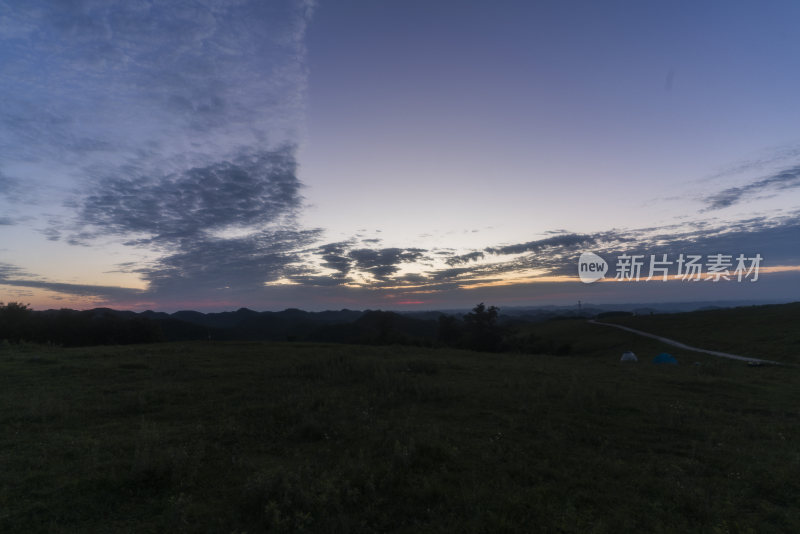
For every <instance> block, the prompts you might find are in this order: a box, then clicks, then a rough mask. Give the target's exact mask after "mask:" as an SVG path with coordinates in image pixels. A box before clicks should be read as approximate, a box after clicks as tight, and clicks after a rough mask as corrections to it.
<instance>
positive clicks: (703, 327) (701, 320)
mask: <svg viewBox="0 0 800 534" xmlns="http://www.w3.org/2000/svg"><path fill="white" fill-rule="evenodd" d="M604 321H605V322H613V323H616V324H621V325H625V326H630V327H631V328H636V329H639V330H643V331H645V332H649V333H652V334H658V335H660V336H663V337H667V338H670V339H675V340H676V341H681V342H683V343H686V344H689V345H691V346H694V347H700V348H703V349H711V350H719V351H723V352H730V353H733V354H739V355H742V356H749V357H753V358H764V359H767V360H776V361H779V362H785V363H793V364H800V326H798V325H800V302H795V303H792V304H777V305H772V306H750V307H740V308H729V309H723V310H709V311H697V312H691V313H672V314H657V315H639V316H635V317H614V318H613V319H604Z"/></svg>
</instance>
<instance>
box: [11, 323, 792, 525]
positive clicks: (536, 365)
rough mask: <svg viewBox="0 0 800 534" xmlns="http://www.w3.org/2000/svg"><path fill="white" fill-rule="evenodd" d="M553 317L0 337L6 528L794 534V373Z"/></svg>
mask: <svg viewBox="0 0 800 534" xmlns="http://www.w3.org/2000/svg"><path fill="white" fill-rule="evenodd" d="M539 329H540V330H539V333H540V334H542V335H548V336H550V337H554V338H555V337H559V336H563V337H564V338H565V339H567V338H568V339H569V340H570V341H571V343H572V344H573V351H572V353H571V354H570V355H569V356H561V357H555V356H537V355H522V354H483V353H475V352H467V351H456V350H444V349H441V350H433V349H419V348H410V347H395V346H391V347H357V346H347V345H325V344H319V345H317V344H265V343H200V342H197V343H183V344H181V343H176V344H160V345H146V346H129V347H95V348H84V349H58V348H46V347H35V346H19V347H4V348H2V349H0V428H2V431H1V432H0V472H1V473H2V480H0V532H26V533H27V532H226V533H231V532H238V533H243V532H249V533H254V532H342V533H344V532H580V533H586V532H598V533H600V532H608V533H612V532H613V533H618V532H758V533H762V532H792V531H793V532H800V509H798V507H797V503H798V502H800V449H799V448H798V443H800V426H799V425H798V422H800V419H799V417H800V388H798V387H797V385H798V372H800V370H798V369H796V368H787V367H784V368H777V367H767V368H755V369H754V368H748V367H747V366H745V365H743V364H742V363H741V362H732V361H724V360H715V359H713V358H710V357H704V356H702V355H694V354H691V355H690V354H681V353H675V354H676V356H677V357H678V359H679V360H680V361H681V365H679V366H658V365H654V364H650V363H646V362H642V363H639V364H622V363H619V361H618V360H619V355H620V353H621V351H622V350H627V349H632V350H634V351H635V352H637V354H640V355H641V356H644V355H649V354H651V353H657V352H658V351H660V350H664V348H663V347H661V346H659V344H658V343H657V342H655V341H653V340H648V339H645V338H639V337H637V336H634V335H632V334H628V333H626V332H622V331H615V330H614V329H611V328H608V327H605V328H603V327H600V326H597V325H589V324H586V323H585V322H582V321H554V322H551V323H547V324H543V325H540V326H539ZM671 352H672V351H671ZM694 361H698V362H700V363H701V365H693V364H692V362H694Z"/></svg>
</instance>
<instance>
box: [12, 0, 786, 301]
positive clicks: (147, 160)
mask: <svg viewBox="0 0 800 534" xmlns="http://www.w3.org/2000/svg"><path fill="white" fill-rule="evenodd" d="M798 18H800V4H798V3H797V2H793V1H786V2H781V1H775V2H770V3H768V4H764V3H758V2H742V1H733V2H721V1H720V2H712V1H700V2H697V1H691V2H689V1H678V2H630V1H626V2H616V1H604V2H592V1H566V2H565V1H516V0H501V1H492V2H489V1H486V0H483V1H476V0H463V1H449V0H441V1H437V2H430V1H422V0H419V1H418V0H403V1H400V0H385V1H375V0H317V1H316V2H315V1H313V0H269V1H261V0H230V1H221V0H193V1H183V0H170V1H148V0H117V1H114V0H102V1H91V0H70V1H65V0H60V1H52V2H43V1H36V0H33V1H32V0H25V1H22V0H0V301H2V302H10V301H19V302H24V303H30V304H31V305H32V307H34V308H36V309H47V308H66V307H68V308H76V309H86V308H92V307H99V306H106V307H113V308H118V309H133V310H145V309H153V310H160V311H176V310H181V309H196V310H201V311H220V310H230V309H237V308H240V307H248V308H251V309H255V310H281V309H285V308H289V307H296V308H302V309H307V310H324V309H341V308H350V309H367V308H372V309H376V308H381V309H397V310H403V309H437V308H438V309H449V308H463V307H471V306H473V305H475V304H476V303H478V302H486V303H487V304H493V305H498V306H500V307H501V309H502V307H503V306H536V305H549V304H560V305H571V304H574V303H576V302H577V301H578V300H581V301H583V302H585V303H589V302H591V303H620V302H636V303H652V302H675V301H681V302H687V301H709V300H729V301H734V300H735V301H741V300H753V301H756V300H757V301H776V302H779V301H792V300H798V299H800V130H798V127H797V125H798V124H800V105H798V97H797V95H798V94H800V68H798V66H799V65H798V59H797V58H798V57H800V34H798V33H797V31H796V28H795V25H796V24H795V21H797V20H798ZM585 252H593V253H595V254H597V255H599V256H600V257H601V258H602V259H603V260H605V261H606V263H607V265H608V267H607V269H608V271H607V274H606V276H605V277H604V278H603V279H601V280H599V281H597V282H594V283H591V284H587V283H582V282H581V281H580V279H579V277H578V274H579V271H578V269H579V258H580V256H581V254H582V253H585ZM720 254H721V255H722V258H720V257H718V255H720ZM630 256H640V257H641V261H642V263H643V266H642V271H641V274H642V276H641V278H640V279H636V277H634V276H633V273H632V272H629V271H626V267H625V261H626V260H625V259H624V258H625V257H630ZM691 256H699V257H700V258H699V259H698V260H697V261H696V263H698V264H700V265H701V270H702V276H701V277H700V279H699V280H697V279H682V276H681V275H682V274H683V271H680V272H679V269H682V268H683V263H680V262H679V259H681V260H683V259H688V258H689V257H691ZM740 256H741V258H742V260H741V261H742V262H744V263H742V265H744V266H745V267H747V269H746V271H745V272H744V273H742V272H737V270H736V269H737V267H740V263H739V261H737V260H738V258H739V257H740ZM754 258H758V259H754ZM654 260H660V261H662V262H663V261H666V262H670V263H669V267H668V273H667V280H663V279H662V278H661V277H660V276H655V277H653V278H652V279H651V280H648V281H646V280H645V278H647V277H648V274H649V268H650V267H651V266H653V265H655V264H654V263H653V262H654ZM660 265H661V264H660ZM715 265H716V267H715ZM755 265H757V266H758V269H753V267H754V266H755ZM714 269H717V270H722V271H724V272H723V273H722V274H723V275H724V276H722V277H721V278H720V279H719V280H716V278H717V277H715V276H713V275H712V272H713V270H714ZM748 272H749V274H748ZM740 274H745V275H746V276H743V277H740V276H737V275H740ZM756 275H757V276H756ZM726 278H729V279H726ZM739 278H742V279H741V280H740V279H739Z"/></svg>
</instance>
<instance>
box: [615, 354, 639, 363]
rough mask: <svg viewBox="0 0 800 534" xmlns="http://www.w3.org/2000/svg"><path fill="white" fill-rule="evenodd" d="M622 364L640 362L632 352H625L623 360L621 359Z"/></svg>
mask: <svg viewBox="0 0 800 534" xmlns="http://www.w3.org/2000/svg"><path fill="white" fill-rule="evenodd" d="M619 361H621V362H638V361H639V360H637V359H636V355H635V354H634V353H632V352H631V351H628V352H623V353H622V358H620V359H619Z"/></svg>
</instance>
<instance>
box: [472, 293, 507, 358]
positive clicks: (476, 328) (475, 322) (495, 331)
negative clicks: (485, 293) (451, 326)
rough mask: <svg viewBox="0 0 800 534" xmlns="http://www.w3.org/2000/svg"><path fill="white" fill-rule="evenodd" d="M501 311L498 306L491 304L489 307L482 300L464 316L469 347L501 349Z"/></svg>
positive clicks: (486, 349) (483, 349)
mask: <svg viewBox="0 0 800 534" xmlns="http://www.w3.org/2000/svg"><path fill="white" fill-rule="evenodd" d="M499 311H500V310H499V309H498V308H497V307H495V306H489V308H487V307H486V306H485V305H484V304H483V302H481V303H480V304H478V305H477V306H475V307H474V308H473V309H472V311H471V312H470V313H468V314H466V315H465V316H464V328H465V330H466V334H467V345H468V347H469V348H471V349H474V350H482V351H488V352H497V351H499V350H500V348H501V344H502V341H503V335H502V330H501V328H500V326H498V324H497V315H498V313H499Z"/></svg>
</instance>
